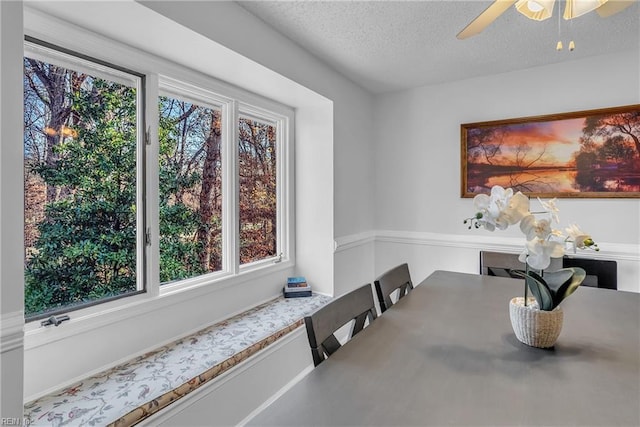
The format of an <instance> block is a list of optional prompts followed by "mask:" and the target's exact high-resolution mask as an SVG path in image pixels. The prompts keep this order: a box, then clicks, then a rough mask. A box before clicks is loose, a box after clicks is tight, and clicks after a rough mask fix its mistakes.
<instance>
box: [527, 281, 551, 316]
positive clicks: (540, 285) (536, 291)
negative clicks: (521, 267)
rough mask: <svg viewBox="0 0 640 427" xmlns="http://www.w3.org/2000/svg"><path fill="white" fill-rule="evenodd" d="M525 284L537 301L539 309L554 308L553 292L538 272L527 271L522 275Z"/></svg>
mask: <svg viewBox="0 0 640 427" xmlns="http://www.w3.org/2000/svg"><path fill="white" fill-rule="evenodd" d="M524 279H525V281H526V282H527V286H529V289H530V290H531V293H532V294H533V296H534V297H535V299H536V301H538V306H539V307H540V310H545V311H551V310H553V309H554V307H555V305H554V301H553V293H552V291H551V289H549V286H547V283H546V282H545V280H544V279H543V278H542V276H540V275H539V274H538V273H535V272H533V271H529V272H528V274H525V276H524Z"/></svg>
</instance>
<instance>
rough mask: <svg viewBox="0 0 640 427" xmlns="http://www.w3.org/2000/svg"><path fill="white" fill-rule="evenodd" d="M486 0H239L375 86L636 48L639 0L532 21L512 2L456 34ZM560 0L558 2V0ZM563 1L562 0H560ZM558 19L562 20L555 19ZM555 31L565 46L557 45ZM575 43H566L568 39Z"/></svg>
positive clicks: (397, 86)
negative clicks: (477, 26)
mask: <svg viewBox="0 0 640 427" xmlns="http://www.w3.org/2000/svg"><path fill="white" fill-rule="evenodd" d="M491 3H492V2H491V1H455V0H450V1H310V0H307V1H240V2H238V4H240V5H241V6H242V7H243V8H245V9H246V10H247V11H249V12H250V13H252V14H254V15H255V16H257V17H258V18H260V19H261V20H263V21H264V22H266V23H267V24H269V25H270V26H272V27H273V28H275V29H276V30H277V31H279V32H280V33H282V34H283V35H285V36H286V37H288V38H289V39H291V40H293V41H295V42H296V43H298V44H299V45H301V46H302V47H304V48H305V49H306V50H308V51H309V52H311V53H312V54H313V55H315V56H317V57H318V58H320V59H322V60H323V61H324V62H326V63H328V64H329V65H330V66H331V67H333V68H334V69H336V70H337V71H339V72H340V73H342V74H344V75H345V76H347V77H348V78H349V79H351V80H352V81H354V82H357V83H358V84H359V85H361V86H362V87H364V88H366V89H367V90H369V91H371V92H373V93H382V92H388V91H394V90H402V89H407V88H411V87H418V86H423V85H429V84H436V83H442V82H446V81H455V80H461V79H466V78H471V77H476V76H482V75H489V74H496V73H501V72H508V71H513V70H518V69H524V68H530V67H535V66H539V65H545V64H552V63H557V62H562V61H571V60H575V59H578V58H584V57H587V56H593V55H600V54H606V53H611V52H616V51H622V50H632V49H635V51H636V52H638V50H640V6H639V4H638V2H636V3H635V4H634V5H633V6H631V7H629V8H627V9H626V10H625V11H623V12H621V13H619V14H617V15H614V16H612V17H609V18H601V17H600V16H599V15H598V14H597V13H595V12H591V13H588V14H587V15H583V16H582V17H579V18H576V19H574V20H571V21H564V20H562V21H561V22H559V20H558V18H557V16H558V13H557V5H556V10H555V11H554V16H553V17H552V18H550V19H548V20H546V21H542V22H536V21H532V20H529V19H527V18H525V17H524V16H522V15H520V14H519V13H518V12H517V11H516V10H515V7H510V8H509V10H507V12H505V13H504V14H503V15H502V16H500V17H499V18H498V19H497V20H496V21H495V22H494V23H493V24H491V25H490V26H489V27H488V28H486V29H485V30H484V31H483V32H482V33H480V34H478V35H476V36H474V37H471V38H469V39H466V40H458V39H456V34H457V33H458V32H459V31H460V30H462V29H463V28H464V27H465V26H466V25H467V24H468V23H469V22H471V21H472V20H473V19H474V18H475V17H476V16H478V15H479V14H480V13H481V12H482V11H483V10H484V9H486V8H487V7H488V6H489V5H490V4H491ZM556 3H558V2H556ZM562 3H564V2H562ZM559 25H560V27H559ZM559 31H560V33H561V39H562V41H563V43H564V46H565V50H563V51H560V52H558V51H556V50H555V46H556V43H557V41H558V35H559ZM570 39H572V40H574V41H575V44H576V49H575V50H574V51H573V52H570V51H568V49H567V47H568V44H569V43H568V42H569V40H570Z"/></svg>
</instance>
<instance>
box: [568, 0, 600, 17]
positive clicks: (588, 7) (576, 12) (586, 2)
mask: <svg viewBox="0 0 640 427" xmlns="http://www.w3.org/2000/svg"><path fill="white" fill-rule="evenodd" d="M607 1H608V0H567V5H566V6H565V8H564V15H563V16H562V17H563V18H564V19H566V20H569V19H573V18H577V17H578V16H582V15H584V14H585V13H589V12H591V11H592V10H596V9H597V8H599V7H600V6H602V5H603V4H605V3H606V2H607Z"/></svg>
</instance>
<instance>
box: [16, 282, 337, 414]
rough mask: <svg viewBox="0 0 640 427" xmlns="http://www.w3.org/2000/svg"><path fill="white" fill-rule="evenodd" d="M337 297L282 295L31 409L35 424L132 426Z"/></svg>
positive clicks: (27, 408)
mask: <svg viewBox="0 0 640 427" xmlns="http://www.w3.org/2000/svg"><path fill="white" fill-rule="evenodd" d="M329 300H330V297H328V296H324V295H319V294H313V296H311V297H307V298H284V297H279V298H276V299H274V300H271V301H268V302H266V303H264V304H261V305H259V306H256V307H254V308H251V309H249V310H247V311H245V312H243V313H241V314H239V315H236V316H234V317H231V318H229V319H226V320H224V321H222V322H219V323H217V324H215V325H213V326H210V327H208V328H205V329H202V330H201V331H199V332H196V333H194V334H191V335H189V336H186V337H183V338H181V339H178V340H176V341H174V342H172V343H170V344H168V345H166V346H163V347H161V348H158V349H157V350H154V351H151V352H149V353H146V354H144V355H142V356H139V357H137V358H134V359H132V360H130V361H129V362H127V363H123V364H121V365H119V366H116V367H114V368H111V369H109V370H106V371H104V372H101V373H100V374H97V375H94V376H92V377H89V378H86V379H85V380H83V381H81V382H78V383H76V384H74V385H72V386H71V387H68V388H65V389H62V390H59V391H57V392H55V393H51V394H49V395H46V396H43V397H41V398H39V399H36V400H34V401H32V402H28V403H27V404H26V405H25V417H26V418H27V419H29V420H30V421H31V424H30V425H32V426H33V425H49V426H51V425H63V424H69V425H95V426H103V425H110V426H117V427H120V426H131V425H134V424H136V423H138V422H140V421H142V420H143V419H145V418H147V417H149V416H150V415H152V414H154V413H156V412H158V411H159V410H160V409H162V408H164V407H166V406H167V405H169V404H170V403H172V402H174V401H176V400H178V399H180V398H181V397H184V396H185V395H187V394H189V393H190V392H191V391H193V390H195V389H197V388H198V387H200V386H202V385H203V384H205V383H206V382H208V381H210V380H212V379H214V378H216V377H217V376H219V375H220V374H222V373H223V372H225V371H227V370H229V369H231V368H232V367H234V366H236V365H237V364H239V363H240V362H242V361H244V360H246V359H247V358H249V357H250V356H252V355H254V354H255V353H257V352H258V351H260V350H261V349H263V348H265V347H266V346H268V345H269V344H272V343H273V342H275V341H276V340H278V339H279V338H281V337H283V336H285V335H286V334H288V333H289V332H291V331H293V330H294V329H296V328H298V327H300V326H301V325H302V324H303V318H304V316H306V315H307V314H310V313H311V312H313V311H314V310H315V309H317V308H319V307H321V306H322V305H324V304H326V303H327V302H328V301H329Z"/></svg>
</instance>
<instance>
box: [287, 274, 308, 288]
mask: <svg viewBox="0 0 640 427" xmlns="http://www.w3.org/2000/svg"><path fill="white" fill-rule="evenodd" d="M287 287H288V288H306V287H308V285H307V279H305V278H304V277H303V276H297V277H289V278H287Z"/></svg>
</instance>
